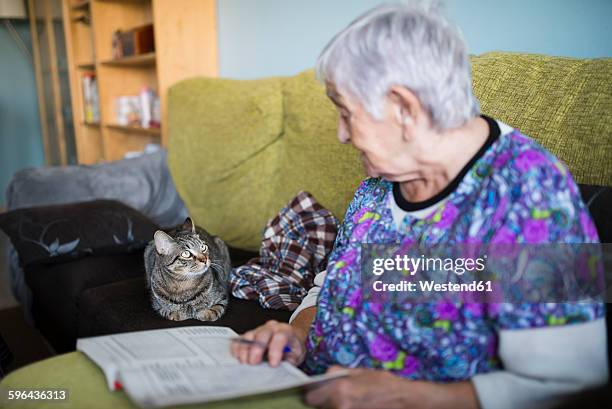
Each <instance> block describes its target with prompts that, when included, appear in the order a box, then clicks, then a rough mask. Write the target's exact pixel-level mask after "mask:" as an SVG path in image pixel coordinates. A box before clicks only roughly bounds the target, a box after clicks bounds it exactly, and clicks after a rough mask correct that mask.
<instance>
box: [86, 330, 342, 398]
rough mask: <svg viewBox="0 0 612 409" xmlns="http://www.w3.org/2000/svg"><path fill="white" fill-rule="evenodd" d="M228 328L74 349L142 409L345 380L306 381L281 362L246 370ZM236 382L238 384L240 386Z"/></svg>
mask: <svg viewBox="0 0 612 409" xmlns="http://www.w3.org/2000/svg"><path fill="white" fill-rule="evenodd" d="M237 336H238V334H236V333H235V332H234V331H233V330H231V329H230V328H226V327H209V326H193V327H179V328H170V329H159V330H149V331H138V332H128V333H123V334H115V335H105V336H98V337H91V338H81V339H79V340H78V341H77V350H78V351H81V352H82V353H84V354H85V355H87V356H88V357H89V358H90V359H91V360H92V361H94V362H95V363H96V364H97V365H98V366H99V367H100V368H101V369H102V372H103V373H104V376H105V377H106V383H107V385H108V388H109V389H110V390H111V391H115V390H118V389H123V390H124V391H125V392H126V393H127V395H128V396H129V398H130V399H131V400H132V401H133V402H134V403H136V404H137V405H139V406H140V407H144V408H148V407H163V406H168V405H180V404H188V403H202V402H210V401H219V400H224V399H232V398H238V397H243V396H250V395H257V394H262V393H270V392H276V391H281V390H287V389H293V388H298V387H303V386H306V385H312V384H315V383H319V382H325V381H328V380H331V379H336V378H339V377H342V376H345V375H346V372H343V371H339V372H336V373H333V374H326V375H318V376H308V375H306V374H305V373H303V372H302V371H300V370H299V369H298V368H296V367H294V366H293V365H291V364H289V363H287V362H282V363H281V364H280V365H279V366H277V367H271V366H270V365H269V364H268V363H266V362H264V363H261V364H259V365H245V364H241V363H239V362H238V360H237V359H236V358H234V357H233V356H232V355H231V354H230V343H231V342H232V338H235V337H237ZM238 380H239V381H238Z"/></svg>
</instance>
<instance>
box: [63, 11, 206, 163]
mask: <svg viewBox="0 0 612 409" xmlns="http://www.w3.org/2000/svg"><path fill="white" fill-rule="evenodd" d="M62 1H63V13H64V28H65V36H66V51H67V54H68V64H69V76H70V89H71V98H72V107H73V113H74V115H73V116H74V128H75V140H76V147H77V156H78V161H79V163H97V162H101V161H109V160H117V159H121V158H122V157H123V156H124V155H125V153H126V152H130V151H137V150H142V149H143V148H144V146H145V145H146V144H147V143H151V142H154V143H161V144H162V145H166V141H167V109H166V106H167V91H168V88H169V87H170V86H172V85H173V84H174V83H176V82H178V81H180V80H182V79H186V78H190V77H195V76H209V77H216V76H217V75H218V57H217V26H216V24H217V22H216V1H215V0H180V1H175V0H130V1H126V0H62ZM82 16H85V17H87V18H81V17H82ZM151 23H152V24H153V28H154V35H155V48H156V52H152V53H147V54H142V55H137V56H130V57H125V58H120V59H114V58H113V53H112V35H113V33H114V32H115V31H116V30H129V29H131V28H134V27H138V26H142V25H145V24H151ZM194 49H197V50H198V52H197V53H194V52H193V50H194ZM87 72H95V74H96V81H97V86H98V94H99V101H100V123H97V122H96V123H90V122H87V121H85V117H84V109H83V92H82V75H83V74H84V73H87ZM143 87H151V88H152V89H154V90H155V91H156V92H157V93H158V95H159V96H160V103H161V115H162V116H161V118H162V128H161V129H156V128H151V129H146V128H141V127H131V126H121V125H117V124H116V123H117V120H116V115H115V99H116V98H117V97H119V96H124V95H138V94H139V93H140V91H141V90H142V89H143Z"/></svg>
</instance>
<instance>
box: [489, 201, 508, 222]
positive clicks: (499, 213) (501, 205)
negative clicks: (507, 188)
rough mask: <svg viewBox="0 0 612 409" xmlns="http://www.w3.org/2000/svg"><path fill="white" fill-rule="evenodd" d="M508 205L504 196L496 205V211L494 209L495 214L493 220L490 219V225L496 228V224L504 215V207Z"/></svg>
mask: <svg viewBox="0 0 612 409" xmlns="http://www.w3.org/2000/svg"><path fill="white" fill-rule="evenodd" d="M507 205H508V198H507V197H506V196H504V197H503V198H502V199H501V200H500V201H499V203H498V205H497V209H495V213H494V214H493V218H492V219H491V225H492V226H496V225H497V223H499V222H500V221H501V219H502V218H503V217H504V215H505V214H506V206H507Z"/></svg>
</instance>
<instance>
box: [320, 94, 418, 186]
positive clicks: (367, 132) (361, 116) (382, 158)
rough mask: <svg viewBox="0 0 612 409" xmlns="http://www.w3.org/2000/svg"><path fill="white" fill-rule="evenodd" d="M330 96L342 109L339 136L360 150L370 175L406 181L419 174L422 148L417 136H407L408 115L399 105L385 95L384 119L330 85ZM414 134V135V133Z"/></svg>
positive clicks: (340, 110) (365, 167)
mask: <svg viewBox="0 0 612 409" xmlns="http://www.w3.org/2000/svg"><path fill="white" fill-rule="evenodd" d="M327 95H328V97H329V98H330V99H331V100H332V102H333V103H334V104H335V105H336V107H337V108H338V111H339V114H340V116H339V119H338V121H339V122H338V139H339V140H340V142H341V143H350V144H351V145H353V146H354V147H355V149H357V150H358V151H359V152H360V153H361V160H362V163H363V166H364V169H365V171H366V173H367V175H368V176H371V177H379V176H380V177H383V178H385V179H387V180H390V181H407V180H411V179H416V178H418V177H419V173H420V172H419V169H420V166H419V163H418V161H417V160H416V158H417V157H418V153H419V151H420V149H419V147H418V145H417V144H416V138H414V137H410V138H407V136H408V135H406V132H407V129H406V126H405V122H404V121H405V116H403V115H402V110H401V107H400V104H397V103H395V102H394V101H393V100H392V99H391V98H385V106H384V110H383V118H382V119H381V120H377V119H375V118H374V117H372V115H370V114H369V113H368V112H367V111H366V110H365V109H364V108H363V106H362V105H361V104H360V103H359V102H358V101H357V100H356V99H355V98H352V97H351V96H350V95H347V94H346V93H340V92H339V91H338V90H337V89H336V87H335V86H334V85H333V84H330V83H328V84H327ZM413 136H414V135H413Z"/></svg>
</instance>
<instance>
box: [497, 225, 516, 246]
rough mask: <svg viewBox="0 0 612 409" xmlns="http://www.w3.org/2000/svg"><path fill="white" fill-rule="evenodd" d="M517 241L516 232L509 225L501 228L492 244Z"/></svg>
mask: <svg viewBox="0 0 612 409" xmlns="http://www.w3.org/2000/svg"><path fill="white" fill-rule="evenodd" d="M513 243H516V234H515V233H514V232H513V231H512V230H511V229H510V228H508V227H506V226H504V227H502V228H501V229H499V230H498V231H497V232H496V233H495V234H494V235H493V238H492V239H491V244H513Z"/></svg>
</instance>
